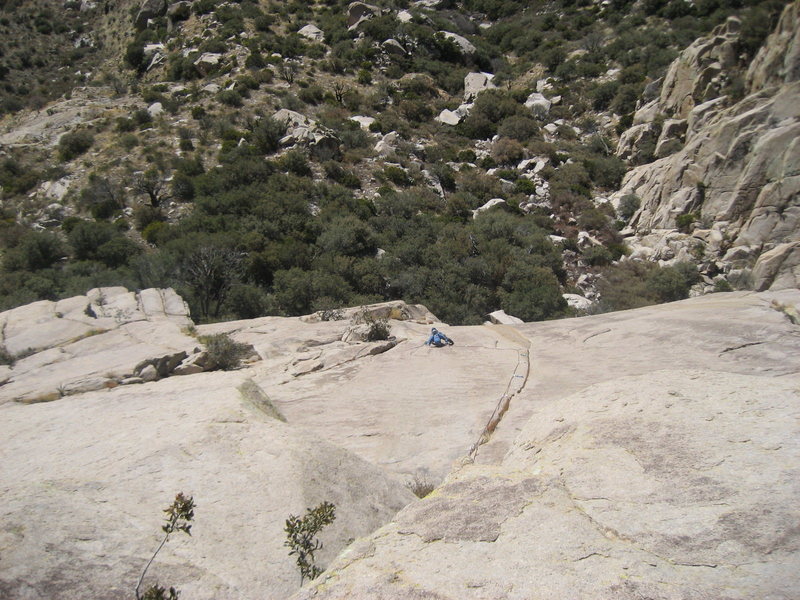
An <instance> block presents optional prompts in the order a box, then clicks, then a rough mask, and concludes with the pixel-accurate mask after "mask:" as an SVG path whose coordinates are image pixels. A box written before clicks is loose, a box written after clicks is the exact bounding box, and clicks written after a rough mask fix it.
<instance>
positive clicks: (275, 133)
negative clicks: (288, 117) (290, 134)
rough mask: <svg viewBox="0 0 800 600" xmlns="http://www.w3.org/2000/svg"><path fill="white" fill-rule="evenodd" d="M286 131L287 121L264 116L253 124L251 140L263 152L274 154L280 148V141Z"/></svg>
mask: <svg viewBox="0 0 800 600" xmlns="http://www.w3.org/2000/svg"><path fill="white" fill-rule="evenodd" d="M285 133H286V123H280V122H278V121H276V120H275V119H272V118H271V117H264V118H262V119H260V120H259V121H258V123H256V124H255V125H254V126H253V129H252V131H251V135H250V141H251V142H252V143H253V144H254V145H255V147H256V149H257V150H258V151H259V152H261V153H262V154H272V153H273V152H275V151H276V150H278V148H280V144H279V141H280V139H281V138H282V137H283V136H284V134H285Z"/></svg>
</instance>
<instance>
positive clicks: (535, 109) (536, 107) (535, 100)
mask: <svg viewBox="0 0 800 600" xmlns="http://www.w3.org/2000/svg"><path fill="white" fill-rule="evenodd" d="M550 106H551V102H550V100H548V99H547V98H545V97H544V96H543V95H542V94H540V93H538V92H533V93H532V94H531V95H530V96H528V99H527V100H525V107H526V108H529V109H530V110H531V112H532V113H533V116H534V117H536V118H538V119H544V118H545V117H546V116H547V114H548V113H549V112H550Z"/></svg>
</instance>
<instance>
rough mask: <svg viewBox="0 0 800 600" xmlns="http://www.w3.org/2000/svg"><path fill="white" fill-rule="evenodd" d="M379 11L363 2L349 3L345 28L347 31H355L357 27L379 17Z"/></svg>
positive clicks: (377, 8)
mask: <svg viewBox="0 0 800 600" xmlns="http://www.w3.org/2000/svg"><path fill="white" fill-rule="evenodd" d="M380 14H381V9H380V8H379V7H377V6H373V5H371V4H365V3H364V2H351V3H350V5H349V6H348V7H347V27H348V29H351V30H353V29H357V28H358V26H359V25H360V24H361V23H363V22H364V21H367V20H369V19H371V18H373V17H376V16H379V15H380Z"/></svg>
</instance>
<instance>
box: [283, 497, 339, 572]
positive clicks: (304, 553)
mask: <svg viewBox="0 0 800 600" xmlns="http://www.w3.org/2000/svg"><path fill="white" fill-rule="evenodd" d="M335 519H336V507H335V506H334V505H333V504H331V503H330V502H322V503H321V504H319V505H318V506H316V507H314V508H309V509H306V514H305V516H304V517H302V518H301V517H296V516H294V515H289V518H288V519H286V526H285V527H284V531H285V532H286V541H285V542H284V546H287V547H289V548H290V549H291V550H290V551H289V556H296V557H297V561H296V562H297V568H298V570H299V571H300V585H303V582H304V581H305V580H306V579H316V578H317V577H318V576H319V574H320V573H322V569H320V568H319V567H318V566H316V564H314V561H315V557H314V554H315V553H316V552H317V551H318V550H320V549H321V548H322V542H321V541H320V540H319V539H317V537H316V535H317V534H318V533H319V532H320V531H321V530H322V528H323V527H325V526H327V525H330V524H331V523H333V521H334V520H335Z"/></svg>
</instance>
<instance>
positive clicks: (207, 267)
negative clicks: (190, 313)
mask: <svg viewBox="0 0 800 600" xmlns="http://www.w3.org/2000/svg"><path fill="white" fill-rule="evenodd" d="M243 261H244V256H243V254H242V253H241V252H238V251H236V250H233V249H231V248H225V247H221V246H210V245H209V246H201V247H200V248H197V250H195V251H194V252H193V253H192V254H190V255H189V256H187V257H186V259H185V260H184V261H183V264H182V265H181V268H180V274H181V279H183V281H185V282H186V284H187V285H188V286H189V287H190V288H191V289H192V291H193V292H194V295H195V297H196V298H197V301H198V303H199V304H200V313H201V314H202V316H203V318H208V317H209V316H214V317H216V316H219V311H220V309H221V308H222V304H223V302H225V299H226V298H227V297H228V292H230V290H231V287H232V286H233V284H235V283H237V282H238V281H239V280H240V279H241V276H242V274H243V270H244V266H243Z"/></svg>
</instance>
